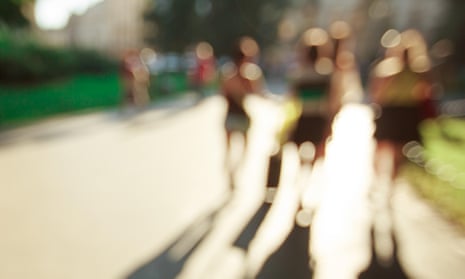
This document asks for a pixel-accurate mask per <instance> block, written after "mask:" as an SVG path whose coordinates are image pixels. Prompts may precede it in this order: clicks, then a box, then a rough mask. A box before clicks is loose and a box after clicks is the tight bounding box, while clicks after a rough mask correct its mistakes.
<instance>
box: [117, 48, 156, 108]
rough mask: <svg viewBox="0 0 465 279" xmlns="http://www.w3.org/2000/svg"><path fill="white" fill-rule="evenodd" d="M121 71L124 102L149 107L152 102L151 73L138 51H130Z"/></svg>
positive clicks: (125, 55) (126, 54)
mask: <svg viewBox="0 0 465 279" xmlns="http://www.w3.org/2000/svg"><path fill="white" fill-rule="evenodd" d="M121 71H122V77H123V87H124V102H125V103H129V104H133V105H136V106H144V105H147V104H148V103H149V101H150V96H149V92H148V87H149V83H150V73H149V70H148V68H147V66H146V65H145V64H144V62H143V61H142V59H141V57H140V55H139V51H138V50H135V49H132V50H128V51H127V52H126V53H125V54H124V56H123V60H122V65H121Z"/></svg>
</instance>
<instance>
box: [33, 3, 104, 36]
mask: <svg viewBox="0 0 465 279" xmlns="http://www.w3.org/2000/svg"><path fill="white" fill-rule="evenodd" d="M101 1H103V0H38V1H37V4H36V10H35V13H36V20H37V24H38V25H39V27H40V28H43V29H59V28H63V27H65V26H66V24H67V22H68V18H69V16H70V15H71V14H73V13H76V14H80V13H83V12H85V11H86V10H87V8H89V7H90V6H92V5H94V4H96V3H98V2H101Z"/></svg>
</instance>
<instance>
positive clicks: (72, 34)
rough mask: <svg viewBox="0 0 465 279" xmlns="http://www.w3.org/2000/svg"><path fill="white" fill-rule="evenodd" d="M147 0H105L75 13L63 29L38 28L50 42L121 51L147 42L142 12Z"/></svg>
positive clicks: (107, 50)
mask: <svg viewBox="0 0 465 279" xmlns="http://www.w3.org/2000/svg"><path fill="white" fill-rule="evenodd" d="M146 7H147V0H131V1H127V0H104V1H103V2H100V3H98V4H96V5H94V6H92V7H90V8H89V9H88V10H87V11H86V12H85V13H83V14H81V15H72V16H71V17H70V19H69V22H68V25H67V26H66V27H65V28H64V29H61V30H38V32H39V35H40V36H41V37H42V38H43V39H44V40H45V41H47V42H48V43H51V44H55V45H70V46H78V47H84V48H91V49H97V50H100V51H105V52H109V53H114V54H119V53H121V52H122V51H124V50H126V49H131V48H139V47H141V46H143V44H144V32H145V29H144V21H143V13H144V11H145V9H146Z"/></svg>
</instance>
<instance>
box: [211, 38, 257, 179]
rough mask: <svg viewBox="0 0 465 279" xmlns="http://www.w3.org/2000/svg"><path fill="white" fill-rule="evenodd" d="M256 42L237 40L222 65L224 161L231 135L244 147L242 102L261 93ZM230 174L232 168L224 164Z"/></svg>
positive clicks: (245, 122) (245, 117) (246, 127)
mask: <svg viewBox="0 0 465 279" xmlns="http://www.w3.org/2000/svg"><path fill="white" fill-rule="evenodd" d="M259 51H260V49H259V46H258V44H257V42H256V41H255V40H254V39H253V38H251V37H248V36H245V37H241V38H240V39H239V40H238V42H237V43H236V45H235V46H234V48H233V52H232V63H230V64H227V65H224V66H223V69H222V77H221V86H220V88H221V93H222V95H223V97H224V98H225V100H226V103H227V112H226V119H225V123H224V124H225V130H226V148H227V156H226V160H227V162H228V160H229V155H230V154H229V152H230V145H231V138H232V135H233V133H235V132H237V133H240V134H241V135H242V136H243V137H244V143H245V147H244V150H245V148H246V146H247V132H248V130H249V127H250V116H249V113H248V112H247V110H246V108H245V106H244V103H245V99H246V98H247V96H248V95H250V94H260V95H261V94H262V93H263V90H264V81H263V74H262V71H261V69H260V67H259V66H258V64H257V59H258V55H259ZM227 167H228V168H229V169H230V171H233V169H232V167H231V166H229V165H227Z"/></svg>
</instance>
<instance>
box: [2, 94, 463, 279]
mask: <svg viewBox="0 0 465 279" xmlns="http://www.w3.org/2000/svg"><path fill="white" fill-rule="evenodd" d="M193 104H194V102H193V101H191V100H187V101H184V103H177V104H174V105H173V106H164V107H158V108H156V109H149V110H146V111H142V112H139V113H128V114H121V113H120V112H104V113H95V114H89V115H83V116H78V117H71V118H65V119H53V120H49V121H45V122H41V123H38V124H35V125H32V126H29V127H25V128H20V129H15V130H12V131H6V132H2V133H1V134H0V179H1V184H0V208H1V211H0V225H1V227H2V228H3V230H2V233H1V235H0V260H1V262H2V263H3V264H2V268H0V277H1V278H124V277H127V276H129V275H133V276H134V277H131V278H149V277H150V278H175V277H178V278H188V279H193V278H225V277H226V278H242V276H244V273H245V270H246V269H245V267H246V266H247V265H248V264H250V262H249V261H251V260H252V258H253V257H252V258H251V257H250V255H249V254H248V251H244V250H243V249H238V248H237V247H235V246H234V245H233V244H234V241H235V240H236V238H237V237H238V235H239V234H240V233H241V230H242V229H244V228H245V227H246V225H247V223H248V222H249V220H250V218H252V216H253V215H254V214H255V212H256V211H257V209H258V208H260V205H261V204H262V202H263V199H264V197H265V192H264V187H263V186H264V184H265V178H266V167H267V165H266V164H267V156H268V154H269V152H270V150H271V149H272V145H273V142H272V136H273V129H274V128H275V125H276V124H277V123H278V122H279V114H278V111H277V110H276V109H277V107H276V106H275V105H274V104H273V102H267V101H264V100H260V99H252V100H251V101H250V102H249V104H250V107H251V110H252V111H253V113H254V121H253V123H252V130H251V133H250V145H249V147H250V148H249V149H248V151H247V153H246V154H247V155H246V157H247V159H246V160H245V163H244V165H243V167H242V168H241V170H240V171H239V172H238V173H237V175H236V176H237V177H236V179H237V181H238V183H237V188H236V190H235V191H234V192H233V193H232V195H230V194H231V193H229V192H228V186H227V185H228V181H227V175H226V173H225V170H224V168H223V167H224V149H225V146H224V135H223V132H222V129H223V126H222V125H223V119H224V103H223V102H222V100H221V99H220V98H218V97H211V98H207V99H206V100H205V101H204V102H201V103H199V104H197V105H196V106H193ZM373 129H374V127H373V123H372V116H371V115H370V111H369V109H368V108H367V107H366V106H363V105H358V104H349V105H346V106H345V107H344V109H343V110H342V111H341V113H340V114H339V116H338V118H337V121H336V122H335V123H334V132H333V136H332V138H331V140H330V141H329V142H328V149H327V152H326V157H325V159H324V160H321V161H318V162H317V164H316V165H315V166H314V167H313V169H312V171H311V173H310V177H309V178H308V182H306V183H305V184H306V185H305V191H304V193H303V194H302V195H301V197H300V198H301V203H302V204H304V205H305V206H307V207H310V208H317V209H318V211H317V214H316V215H315V218H314V220H313V223H312V227H311V230H312V233H311V235H312V238H311V239H310V246H311V250H312V257H313V258H314V259H315V260H316V262H317V266H316V269H315V274H314V277H315V278H319V279H325V278H331V279H332V278H356V276H357V274H358V272H359V271H360V270H361V269H363V268H364V267H365V266H366V265H367V264H368V262H369V260H370V247H369V229H370V226H371V218H372V213H373V207H372V205H371V204H370V200H369V193H370V191H371V189H372V187H373V184H374V181H375V177H374V174H373V159H374V158H373V156H374V141H373V139H372V132H373ZM236 147H237V148H238V149H240V148H241V147H240V141H238V142H237V144H236ZM302 172H303V170H299V172H298V173H297V174H295V175H294V176H302ZM291 176H292V175H291ZM396 183H397V184H399V185H400V187H396V192H395V193H394V198H393V208H394V211H393V212H394V222H395V224H396V226H395V228H396V231H397V232H398V234H397V235H398V238H399V243H400V245H401V246H400V248H401V249H400V251H399V257H400V259H401V261H402V264H403V266H404V268H405V270H406V271H407V272H408V273H409V275H410V276H411V278H420V279H423V278H425V279H429V278H461V275H463V274H464V273H465V269H464V267H462V263H463V262H465V261H464V260H465V252H464V251H465V249H464V246H465V238H464V235H463V233H462V232H459V231H457V230H456V229H455V228H454V227H453V226H451V225H450V224H449V223H448V222H446V221H444V220H443V219H442V217H441V216H440V215H438V214H437V213H435V211H434V210H433V209H432V208H431V207H430V206H429V205H428V204H426V203H425V202H424V201H423V200H421V199H419V198H418V197H417V196H416V194H415V192H413V191H412V189H411V188H410V187H409V186H408V185H406V184H405V182H402V181H400V180H399V181H396ZM288 194H289V193H288ZM288 194H286V195H288ZM283 200H287V201H290V200H295V199H288V198H286V199H283ZM292 206H293V205H292V204H287V205H285V206H284V207H281V208H292ZM270 212H272V210H271V209H270ZM274 212H275V213H273V214H271V213H270V214H269V215H267V216H266V217H265V219H266V218H268V221H266V222H265V220H264V222H263V224H260V225H261V226H259V227H258V228H257V232H256V233H257V235H261V236H260V237H258V238H256V239H255V240H252V242H253V243H254V244H253V245H252V246H253V247H254V248H252V246H251V251H265V250H267V248H269V247H267V242H266V241H260V239H263V236H264V235H265V236H267V237H269V236H270V234H269V232H270V231H271V232H273V228H276V227H277V226H279V227H280V229H284V228H285V226H284V225H283V224H284V223H287V224H292V222H291V223H289V220H290V219H289V218H290V217H289V216H288V217H283V216H287V215H285V214H284V215H283V214H279V213H280V212H282V210H281V209H280V210H276V209H275V210H274ZM276 212H277V213H276ZM280 215H281V216H280ZM273 216H274V217H273ZM280 218H281V219H280ZM266 224H268V225H266ZM270 224H271V225H270ZM277 224H278V225H277ZM283 231H286V230H285V229H284V230H283ZM259 232H260V233H259ZM276 235H279V233H275V236H272V238H273V237H274V239H275V240H276V239H277V238H278V236H276ZM252 242H251V243H252ZM249 252H250V251H249ZM253 253H255V252H253ZM257 253H258V252H257ZM260 253H262V252H260ZM260 253H258V254H260ZM255 254H256V253H255ZM150 264H152V265H150ZM144 266H145V267H146V269H144V270H142V268H143V267H144ZM167 268H170V270H169V272H171V273H169V272H168V271H167ZM137 271H139V273H137ZM144 272H145V273H144ZM157 272H158V273H157ZM154 274H158V275H156V276H158V277H156V276H155V275H154ZM170 274H171V275H170ZM137 276H139V277H137ZM144 276H149V277H144Z"/></svg>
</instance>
